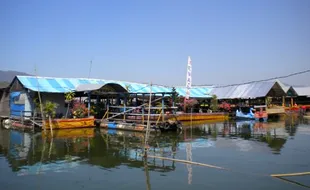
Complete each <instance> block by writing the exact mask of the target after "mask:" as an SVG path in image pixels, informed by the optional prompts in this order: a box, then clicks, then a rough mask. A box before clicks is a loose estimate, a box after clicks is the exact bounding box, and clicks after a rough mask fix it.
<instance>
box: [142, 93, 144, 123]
mask: <svg viewBox="0 0 310 190" xmlns="http://www.w3.org/2000/svg"><path fill="white" fill-rule="evenodd" d="M142 105H144V94H142ZM142 123H143V125H144V106H142Z"/></svg>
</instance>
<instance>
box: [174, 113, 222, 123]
mask: <svg viewBox="0 0 310 190" xmlns="http://www.w3.org/2000/svg"><path fill="white" fill-rule="evenodd" d="M171 119H173V118H171ZM176 119H177V120H178V121H191V120H192V121H201V120H213V121H219V120H221V121H225V120H227V119H228V114H225V113H192V114H191V113H181V114H177V115H176Z"/></svg>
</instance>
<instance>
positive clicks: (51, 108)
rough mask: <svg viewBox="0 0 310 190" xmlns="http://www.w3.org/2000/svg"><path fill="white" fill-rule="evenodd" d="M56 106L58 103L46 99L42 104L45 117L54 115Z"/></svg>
mask: <svg viewBox="0 0 310 190" xmlns="http://www.w3.org/2000/svg"><path fill="white" fill-rule="evenodd" d="M57 107H58V104H56V103H54V102H51V101H46V102H45V103H44V104H43V112H44V114H45V115H46V116H47V117H51V118H53V117H55V115H56V109H57Z"/></svg>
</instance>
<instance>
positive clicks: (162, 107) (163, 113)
mask: <svg viewBox="0 0 310 190" xmlns="http://www.w3.org/2000/svg"><path fill="white" fill-rule="evenodd" d="M164 97H165V94H164V93H162V99H161V117H162V121H163V122H164V121H165V118H164V116H165V112H164V111H165V99H164Z"/></svg>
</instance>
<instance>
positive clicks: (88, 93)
mask: <svg viewBox="0 0 310 190" xmlns="http://www.w3.org/2000/svg"><path fill="white" fill-rule="evenodd" d="M87 95H88V106H87V107H88V117H89V116H90V91H88V92H87Z"/></svg>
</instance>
